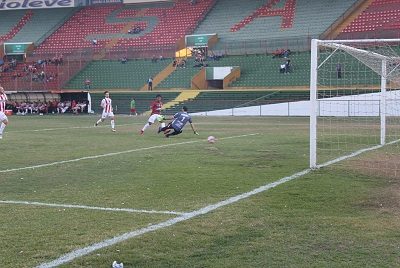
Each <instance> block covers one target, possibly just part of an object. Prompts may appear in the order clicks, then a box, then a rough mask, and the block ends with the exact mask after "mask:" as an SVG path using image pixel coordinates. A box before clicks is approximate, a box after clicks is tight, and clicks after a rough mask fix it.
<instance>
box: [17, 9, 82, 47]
mask: <svg viewBox="0 0 400 268" xmlns="http://www.w3.org/2000/svg"><path fill="white" fill-rule="evenodd" d="M77 10H78V9H76V8H55V9H52V10H48V9H35V10H31V11H30V12H29V14H30V15H31V16H30V19H29V20H28V21H27V22H26V23H25V24H24V26H23V27H22V28H21V29H20V31H18V32H17V33H16V34H15V36H14V37H13V38H11V39H10V40H9V42H33V43H34V44H35V45H36V46H37V45H39V44H40V42H41V41H43V39H44V38H45V37H48V36H49V35H50V34H51V33H52V31H54V30H55V29H57V28H58V27H60V26H61V25H62V24H63V23H64V22H65V21H67V20H68V18H70V17H71V16H72V15H73V14H74V13H75V12H76V11H77Z"/></svg>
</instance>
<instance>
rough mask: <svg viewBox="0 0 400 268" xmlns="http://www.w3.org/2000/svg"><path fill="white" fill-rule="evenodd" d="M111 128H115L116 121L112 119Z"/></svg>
mask: <svg viewBox="0 0 400 268" xmlns="http://www.w3.org/2000/svg"><path fill="white" fill-rule="evenodd" d="M111 128H112V129H114V128H115V121H114V120H111Z"/></svg>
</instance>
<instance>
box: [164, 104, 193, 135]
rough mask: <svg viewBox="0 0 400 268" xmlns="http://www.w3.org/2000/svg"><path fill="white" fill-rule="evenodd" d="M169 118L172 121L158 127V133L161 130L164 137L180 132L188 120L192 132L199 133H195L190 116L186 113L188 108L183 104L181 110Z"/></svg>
mask: <svg viewBox="0 0 400 268" xmlns="http://www.w3.org/2000/svg"><path fill="white" fill-rule="evenodd" d="M171 119H172V121H171V122H170V123H168V124H167V125H166V126H165V127H162V128H159V130H158V133H160V132H161V131H163V132H164V135H165V137H166V138H169V137H170V136H175V135H178V134H181V133H182V129H183V127H184V126H185V125H186V123H187V122H189V124H190V127H191V128H192V130H193V133H194V134H196V135H199V133H197V131H196V129H195V128H194V125H193V123H192V117H191V116H190V115H189V114H188V108H187V107H186V106H183V107H182V111H181V112H178V113H176V114H175V115H174V116H173V118H171Z"/></svg>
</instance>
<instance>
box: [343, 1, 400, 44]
mask: <svg viewBox="0 0 400 268" xmlns="http://www.w3.org/2000/svg"><path fill="white" fill-rule="evenodd" d="M399 30H400V0H374V1H372V3H371V4H370V5H369V6H368V8H367V9H366V10H364V11H363V12H362V13H361V14H360V15H359V16H358V17H357V18H356V19H355V20H354V21H352V22H351V23H350V24H349V25H348V26H347V27H346V28H345V29H344V30H343V31H342V32H341V33H340V34H339V36H338V37H337V38H338V39H356V38H399V37H400V31H399Z"/></svg>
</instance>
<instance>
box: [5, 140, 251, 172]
mask: <svg viewBox="0 0 400 268" xmlns="http://www.w3.org/2000/svg"><path fill="white" fill-rule="evenodd" d="M255 135H259V133H252V134H244V135H238V136H230V137H224V138H220V139H219V140H227V139H234V138H243V137H249V136H255ZM198 142H203V140H194V141H185V142H178V143H171V144H163V145H156V146H150V147H143V148H137V149H131V150H126V151H120V152H115V153H107V154H99V155H91V156H84V157H80V158H75V159H69V160H62V161H57V162H51V163H45V164H40V165H33V166H27V167H21V168H10V169H3V170H0V173H8V172H13V171H21V170H26V169H35V168H42V167H50V166H55V165H61V164H67V163H73V162H79V161H82V160H89V159H97V158H102V157H108V156H115V155H121V154H129V153H134V152H139V151H147V150H152V149H160V148H167V147H172V146H178V145H185V144H193V143H198Z"/></svg>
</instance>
